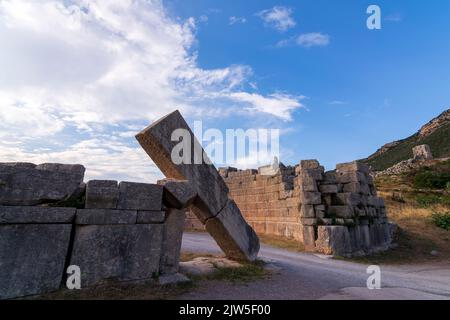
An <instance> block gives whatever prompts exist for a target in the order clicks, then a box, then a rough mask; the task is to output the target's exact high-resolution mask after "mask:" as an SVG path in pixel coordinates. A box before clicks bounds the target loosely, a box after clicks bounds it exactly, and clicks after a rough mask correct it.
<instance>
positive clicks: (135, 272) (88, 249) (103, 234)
mask: <svg viewBox="0 0 450 320" xmlns="http://www.w3.org/2000/svg"><path fill="white" fill-rule="evenodd" d="M162 235H163V225H161V224H136V225H104V226H77V227H76V231H75V239H74V247H73V252H72V257H71V260H70V264H71V265H77V266H79V267H80V269H81V286H82V287H88V286H91V285H94V284H97V283H101V282H102V281H104V280H108V279H115V280H119V281H127V280H144V279H150V278H152V277H153V276H156V275H157V274H158V272H159V262H160V256H161V242H162ZM93 262H95V263H93Z"/></svg>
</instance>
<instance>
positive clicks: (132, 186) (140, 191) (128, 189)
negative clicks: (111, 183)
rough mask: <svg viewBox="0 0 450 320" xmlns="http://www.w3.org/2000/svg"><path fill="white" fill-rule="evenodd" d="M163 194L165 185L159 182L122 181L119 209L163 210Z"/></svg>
mask: <svg viewBox="0 0 450 320" xmlns="http://www.w3.org/2000/svg"><path fill="white" fill-rule="evenodd" d="M162 195H163V187H162V186H160V185H157V184H148V183H135V182H121V183H120V184H119V202H118V204H117V209H122V210H147V211H153V210H155V211H157V210H161V209H162Z"/></svg>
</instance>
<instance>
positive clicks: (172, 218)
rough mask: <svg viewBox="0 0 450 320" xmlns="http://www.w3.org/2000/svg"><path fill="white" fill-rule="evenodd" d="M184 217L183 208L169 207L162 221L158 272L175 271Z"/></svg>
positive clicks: (177, 263)
mask: <svg viewBox="0 0 450 320" xmlns="http://www.w3.org/2000/svg"><path fill="white" fill-rule="evenodd" d="M185 219H186V212H185V211H184V210H177V209H169V211H168V213H167V219H166V222H165V223H164V231H163V241H162V252H161V262H160V267H159V270H160V273H161V274H170V273H172V274H173V273H177V272H178V268H179V263H180V252H181V241H182V238H183V228H184V222H185Z"/></svg>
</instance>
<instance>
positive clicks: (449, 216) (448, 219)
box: [431, 212, 450, 231]
mask: <svg viewBox="0 0 450 320" xmlns="http://www.w3.org/2000/svg"><path fill="white" fill-rule="evenodd" d="M431 217H432V219H433V222H434V224H435V225H437V226H438V227H440V228H442V229H445V230H447V231H450V212H445V213H440V212H435V213H433V215H432V216H431Z"/></svg>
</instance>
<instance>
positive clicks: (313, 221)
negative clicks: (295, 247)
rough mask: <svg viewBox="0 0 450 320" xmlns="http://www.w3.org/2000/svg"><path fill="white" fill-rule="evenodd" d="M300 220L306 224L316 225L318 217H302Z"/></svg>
mask: <svg viewBox="0 0 450 320" xmlns="http://www.w3.org/2000/svg"><path fill="white" fill-rule="evenodd" d="M300 221H301V222H302V224H303V225H304V226H316V225H317V219H316V218H301V219H300Z"/></svg>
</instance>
